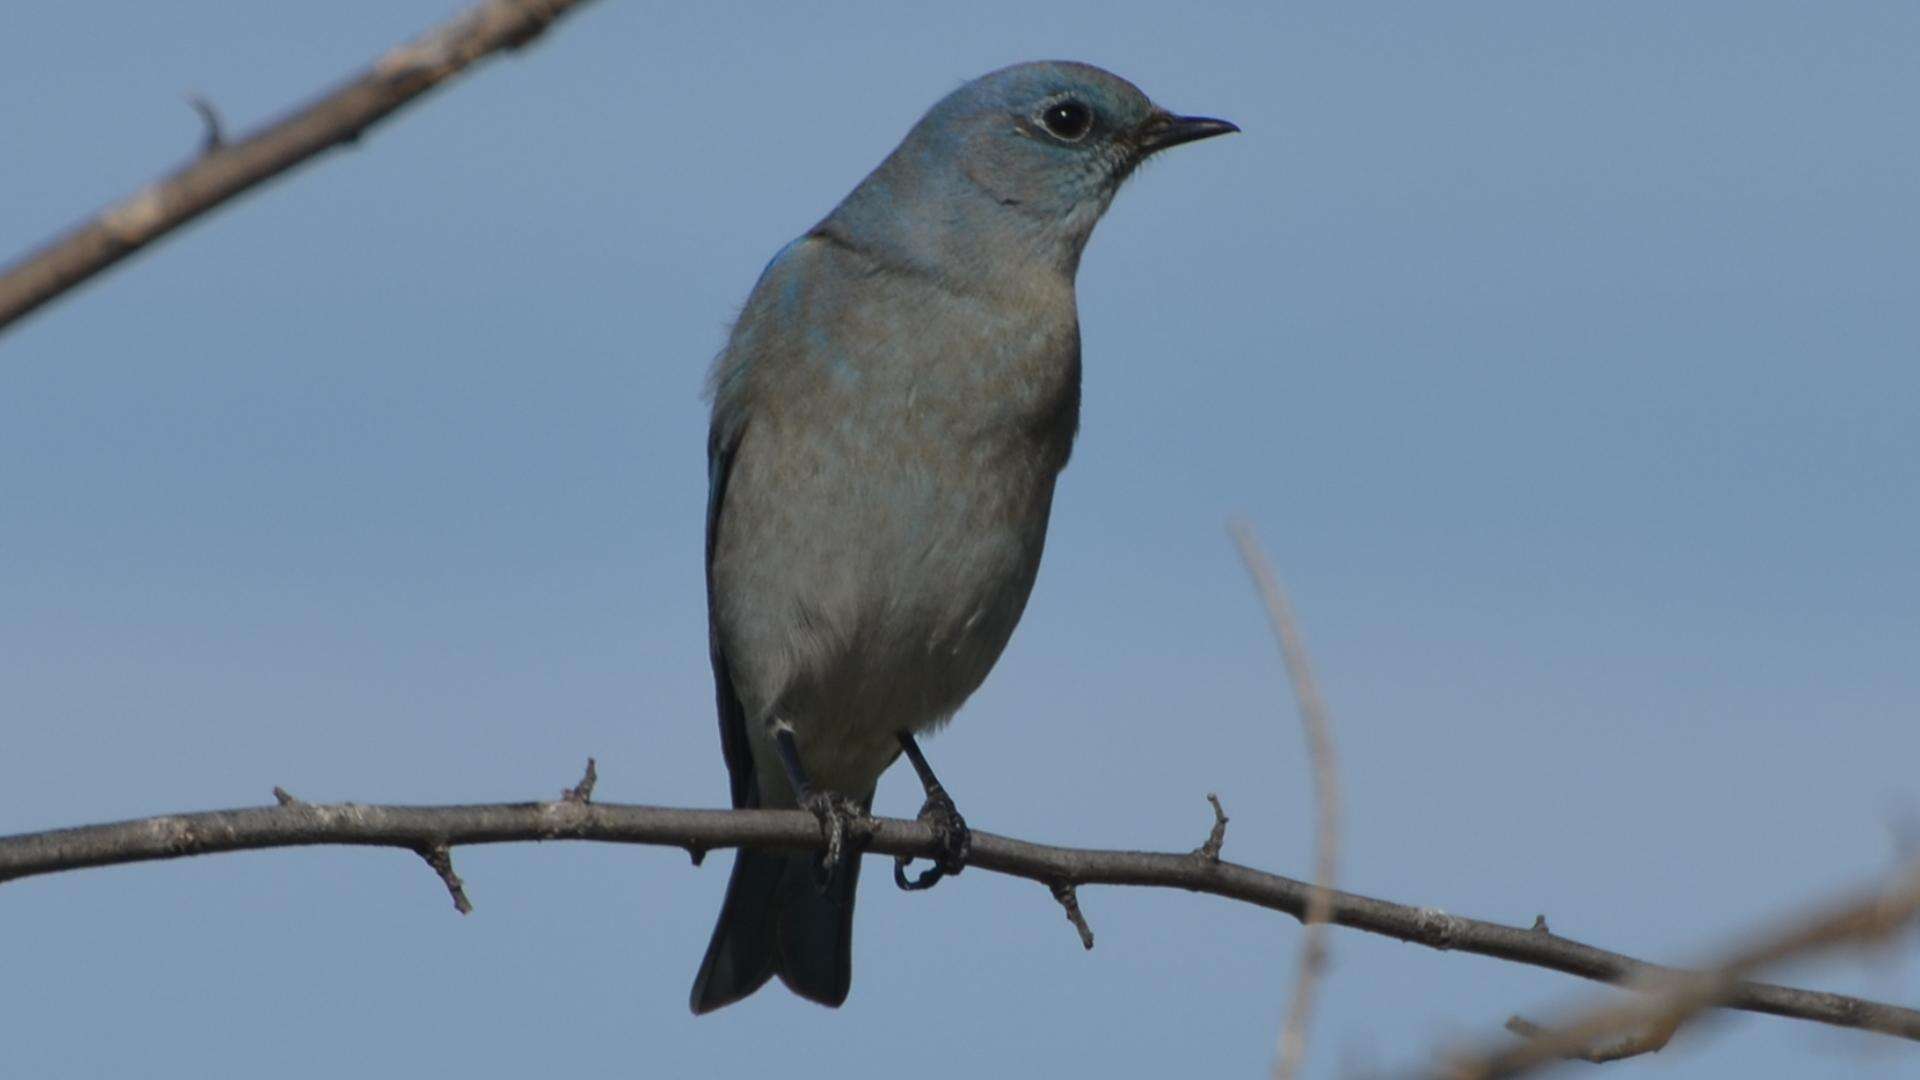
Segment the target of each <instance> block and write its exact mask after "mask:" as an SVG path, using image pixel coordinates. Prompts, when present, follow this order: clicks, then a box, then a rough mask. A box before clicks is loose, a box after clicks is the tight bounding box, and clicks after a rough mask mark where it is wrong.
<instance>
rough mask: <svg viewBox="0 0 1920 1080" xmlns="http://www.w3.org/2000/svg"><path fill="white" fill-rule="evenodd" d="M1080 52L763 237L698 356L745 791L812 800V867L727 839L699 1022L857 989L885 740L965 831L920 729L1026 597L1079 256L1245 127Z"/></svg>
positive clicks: (725, 725)
mask: <svg viewBox="0 0 1920 1080" xmlns="http://www.w3.org/2000/svg"><path fill="white" fill-rule="evenodd" d="M1238 130H1239V129H1238V128H1237V127H1235V126H1234V125H1232V124H1230V123H1228V122H1226V121H1224V120H1214V119H1210V118H1206V117H1193V116H1175V115H1173V114H1171V113H1169V112H1167V111H1166V110H1164V109H1161V108H1158V107H1157V106H1155V105H1154V104H1153V103H1152V102H1151V101H1149V100H1147V97H1146V95H1144V94H1142V93H1141V92H1140V91H1139V90H1138V89H1136V88H1135V87H1134V86H1133V85H1132V84H1131V83H1129V82H1127V81H1126V80H1124V79H1121V78H1119V77H1118V76H1115V75H1112V74H1109V73H1108V72H1105V71H1102V70H1100V69H1099V68H1095V67H1090V66H1088V65H1086V64H1077V63H1067V62H1047V63H1030V64H1020V65H1017V66H1014V67H1010V68H1005V69H1003V70H1000V71H996V72H993V73H992V74H990V75H986V76H983V77H981V78H979V79H976V80H974V81H973V82H970V83H967V84H966V85H964V86H962V87H960V88H959V89H958V90H956V91H954V92H953V93H952V94H949V95H948V96H947V97H946V98H945V99H944V100H942V101H941V102H939V103H938V104H936V105H935V106H934V107H933V108H932V109H930V110H929V111H928V112H927V114H926V115H925V116H924V117H922V118H921V120H920V122H919V123H917V124H915V125H914V127H913V130H912V131H910V132H908V133H907V137H906V139H905V140H904V141H903V142H901V144H900V145H899V147H898V148H896V149H895V150H894V151H893V153H892V154H890V155H888V157H887V159H886V160H885V161H883V162H881V163H880V166H879V167H878V168H877V169H875V170H874V171H873V172H872V174H871V175H869V176H868V177H867V178H866V179H865V180H863V181H861V183H860V185H859V186H858V187H856V188H854V190H853V193H852V194H851V195H848V196H847V198H846V200H845V201H844V202H842V203H841V204H840V205H839V206H838V207H836V208H835V209H834V211H833V212H832V213H830V214H828V215H827V217H826V218H825V220H823V221H821V222H820V223H819V224H818V225H816V226H814V227H813V228H812V229H811V230H810V231H808V232H807V234H806V235H804V236H802V237H800V238H799V239H798V240H795V241H793V242H792V243H790V244H788V245H787V246H786V247H785V248H784V249H782V250H781V251H780V253H779V254H778V255H776V256H774V258H773V261H772V262H771V263H769V264H768V265H767V268H766V270H765V271H763V272H762V273H761V275H760V280H759V282H758V284H756V285H755V286H754V289H753V293H752V295H751V296H749V297H748V298H747V303H746V307H745V308H744V309H743V310H742V312H741V315H740V318H739V320H738V321H737V322H736V323H735V324H734V327H733V331H732V333H731V335H730V337H729V338H728V341H727V345H726V348H725V350H724V351H722V352H721V354H720V356H719V359H718V360H717V361H716V362H715V364H714V369H713V374H712V379H711V383H710V387H709V390H710V393H711V395H712V400H713V415H712V426H711V429H710V431H709V434H708V439H707V458H708V470H709V472H708V475H709V485H710V488H709V497H708V504H707V596H708V622H709V627H710V638H711V647H712V657H713V676H714V684H715V690H716V695H717V697H718V700H719V711H720V743H721V748H722V750H723V751H724V752H725V755H726V760H727V770H728V772H729V774H730V775H731V778H732V788H733V805H734V806H736V807H795V806H800V807H805V808H807V809H809V810H811V811H813V812H814V813H815V814H816V815H818V816H819V817H820V818H821V821H822V825H823V827H824V828H825V829H826V830H827V832H828V836H829V841H830V842H829V849H828V852H827V854H826V856H825V858H824V860H816V859H815V858H814V857H813V856H810V855H804V854H792V853H777V852H763V851H750V850H742V851H741V852H740V853H739V854H738V856H737V857H736V859H735V862H734V865H733V876H732V877H731V878H730V879H729V880H728V883H727V896H726V903H725V906H724V907H723V908H722V909H721V912H720V919H719V923H718V925H716V926H715V927H714V931H713V940H712V942H711V944H709V945H708V946H707V953H706V958H705V959H704V960H703V961H702V962H701V965H700V972H699V975H698V976H697V977H696V978H695V979H694V984H693V995H692V1005H693V1011H694V1012H696V1013H704V1012H708V1011H710V1010H713V1009H717V1008H720V1007H721V1006H723V1005H727V1004H729V1003H731V1002H734V1001H738V1000H739V999H741V998H743V997H745V996H747V995H748V994H751V993H753V992H754V991H755V990H757V989H759V988H760V986H762V985H763V984H765V983H766V981H767V980H768V979H769V978H771V977H773V976H775V975H778V976H779V977H780V978H781V980H782V981H784V982H785V983H786V984H787V986H788V987H790V988H791V989H792V990H793V991H794V992H795V993H798V994H799V995H801V996H802V997H806V998H810V999H812V1000H814V1001H817V1002H820V1003H822V1004H825V1005H830V1006H831V1005H839V1004H840V1003H841V1002H843V1001H845V1000H846V996H847V987H848V983H849V980H850V978H851V975H852V968H851V958H850V952H849V946H850V943H851V938H852V930H853V898H854V886H855V883H856V882H857V880H858V875H859V863H860V860H859V855H858V853H857V852H854V853H843V852H842V850H841V848H842V844H843V842H844V840H845V836H846V827H847V825H848V823H849V822H850V820H851V819H852V818H854V817H857V816H859V815H863V814H865V813H866V812H867V809H868V807H869V805H870V803H871V801H872V799H873V791H874V785H875V784H876V783H877V782H878V781H879V779H880V774H881V773H882V772H885V771H886V769H887V767H888V766H890V765H892V764H893V762H894V761H895V760H896V759H897V758H898V757H899V756H900V755H901V754H902V753H905V754H906V755H907V757H908V759H909V761H910V762H911V763H912V765H913V766H914V769H915V771H916V772H918V773H919V775H920V779H921V782H922V784H923V785H924V786H925V787H926V789H927V805H926V806H925V807H924V808H923V809H922V818H923V819H924V820H927V821H929V822H930V823H931V824H932V825H933V826H934V829H935V832H936V835H938V836H940V837H941V839H942V845H943V854H942V856H941V857H940V858H939V859H938V860H937V861H936V863H935V865H934V867H933V869H932V870H930V871H928V872H926V873H924V874H922V875H921V877H920V879H919V880H918V881H915V882H909V881H908V880H907V879H906V876H905V874H904V873H903V872H902V867H903V866H904V865H905V862H906V861H905V860H900V861H899V862H897V863H896V866H895V871H894V876H895V879H896V881H898V883H899V884H900V885H901V886H902V887H907V888H915V887H925V886H926V885H930V884H932V883H933V882H934V881H937V880H939V878H940V877H941V876H942V875H943V874H950V873H957V872H959V870H960V868H961V867H962V866H963V865H964V862H965V858H966V854H967V845H968V838H967V832H966V824H965V822H964V821H963V820H962V819H961V818H960V815H959V814H958V813H957V812H956V811H955V810H954V807H953V802H952V800H951V799H949V798H948V797H947V795H946V792H945V791H944V790H943V789H942V788H941V786H940V784H939V782H938V781H937V780H936V779H935V778H934V774H933V772H932V770H931V769H930V768H928V766H927V763H926V758H925V757H924V756H922V755H921V753H920V749H919V747H918V746H917V745H916V743H915V742H914V735H915V734H917V733H921V732H926V731H929V730H931V729H933V728H936V727H938V726H939V725H941V724H942V723H944V722H945V721H946V720H947V719H948V718H949V717H951V716H952V715H953V713H954V711H955V710H956V709H958V708H959V707H960V705H961V703H962V702H964V701H965V700H966V699H967V696H968V695H969V694H971V693H973V691H974V690H975V689H976V688H977V687H979V685H980V682H981V680H983V679H985V678H986V675H987V672H988V670H990V669H991V668H992V667H993V664H994V661H995V660H997V659H999V657H1000V652H1001V650H1002V649H1003V648H1005V647H1006V644H1007V639H1008V637H1009V636H1010V635H1011V634H1012V633H1013V627H1014V624H1015V623H1017V622H1019V620H1020V613H1021V611H1022V609H1024V608H1025V606H1026V603H1027V594H1028V592H1029V591H1030V590H1031V589H1032V588H1033V580H1034V575H1035V573H1036V572H1037V571H1038V570H1039V567H1040V551H1041V547H1042V545H1043V544H1044V542H1045V540H1046V535H1047V516H1048V513H1049V511H1050V509H1051V507H1052V504H1053V483H1054V477H1055V476H1056V475H1057V474H1058V473H1059V471H1060V469H1061V467H1062V466H1064V465H1065V464H1066V463H1067V455H1068V452H1069V451H1070V450H1071V449H1072V447H1073V438H1074V433H1075V432H1076V430H1077V429H1078V427H1079V420H1080V325H1079V315H1078V312H1077V310H1076V307H1075V303H1074V276H1075V273H1076V271H1077V270H1078V267H1079V264H1080V252H1081V250H1082V249H1083V248H1084V247H1085V245H1086V242H1087V237H1088V235H1089V234H1090V233H1091V232H1092V231H1093V226H1094V223H1095V222H1097V221H1099V219H1100V215H1101V214H1102V213H1104V212H1105V211H1106V209H1107V204H1108V203H1109V202H1111V201H1112V199H1113V195H1114V192H1115V191H1116V190H1117V189H1118V188H1119V187H1120V184H1121V181H1123V180H1125V179H1126V178H1127V176H1128V175H1129V174H1130V173H1132V172H1133V170H1134V169H1135V168H1136V167H1137V166H1138V165H1139V164H1140V163H1141V162H1142V161H1143V160H1145V159H1146V158H1147V157H1148V156H1149V155H1152V154H1154V153H1156V152H1157V151H1160V150H1164V149H1166V148H1167V147H1170V146H1177V145H1179V144H1181V143H1186V142H1192V141H1193V140H1195V139H1204V138H1208V137H1209V136H1213V135H1220V134H1223V133H1226V132H1230V131H1238Z"/></svg>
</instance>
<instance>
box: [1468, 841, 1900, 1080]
mask: <svg viewBox="0 0 1920 1080" xmlns="http://www.w3.org/2000/svg"><path fill="white" fill-rule="evenodd" d="M1916 916H1920V862H1916V863H1914V864H1912V865H1911V866H1909V867H1908V868H1907V870H1906V871H1905V872H1904V873H1903V874H1901V875H1900V876H1899V877H1898V878H1897V879H1896V880H1895V881H1894V882H1893V883H1892V884H1890V885H1888V886H1886V887H1885V888H1882V889H1876V890H1874V891H1872V892H1869V893H1867V894H1865V895H1863V896H1857V897H1852V898H1849V899H1847V900H1845V901H1843V902H1841V903H1838V904H1829V905H1826V906H1825V907H1823V908H1821V909H1819V910H1817V911H1814V912H1811V913H1809V914H1806V915H1803V916H1802V917H1800V918H1799V919H1796V920H1794V921H1792V922H1791V923H1789V924H1788V925H1786V926H1785V927H1783V928H1781V929H1778V930H1775V931H1774V932H1772V933H1769V934H1764V935H1761V936H1759V937H1757V938H1756V939H1755V940H1754V941H1753V942H1751V943H1750V944H1747V945H1745V946H1743V947H1741V948H1738V949H1736V950H1734V951H1733V952H1732V953H1730V954H1729V955H1728V956H1727V957H1726V958H1725V959H1724V960H1722V961H1721V962H1720V963H1718V964H1716V965H1714V966H1713V967H1712V968H1710V969H1708V970H1706V971H1701V972H1666V973H1663V974H1661V975H1657V976H1652V977H1649V978H1646V979H1640V980H1635V983H1636V984H1637V985H1635V986H1634V989H1637V990H1641V991H1645V993H1644V994H1642V995H1641V996H1640V997H1637V998H1635V999H1633V1000H1631V1001H1628V1002H1624V1003H1620V1004H1609V1005H1606V1006H1603V1007H1601V1008H1597V1009H1593V1010H1591V1011H1589V1012H1588V1013H1586V1014H1585V1015H1584V1016H1582V1017H1580V1018H1577V1019H1575V1020H1573V1021H1572V1022H1570V1023H1568V1024H1565V1025H1562V1026H1559V1027H1553V1028H1542V1027H1539V1026H1538V1025H1535V1024H1533V1023H1531V1022H1529V1021H1526V1020H1522V1019H1521V1018H1519V1017H1517V1016H1516V1017H1513V1018H1512V1019H1510V1020H1508V1021H1507V1030H1508V1031H1511V1032H1513V1033H1514V1034H1516V1035H1520V1036H1522V1037H1523V1038H1525V1039H1526V1041H1525V1042H1522V1043H1520V1044H1518V1045H1517V1046H1511V1047H1505V1048H1502V1049H1500V1050H1497V1051H1494V1052H1492V1053H1487V1054H1484V1055H1482V1056H1480V1057H1478V1058H1474V1059H1467V1060H1462V1061H1456V1062H1453V1063H1452V1064H1450V1065H1449V1066H1447V1067H1445V1068H1443V1069H1442V1070H1441V1075H1443V1076H1445V1077H1447V1078H1448V1080H1494V1078H1504V1077H1513V1076H1520V1075H1523V1074H1525V1073H1528V1072H1532V1071H1533V1070H1535V1069H1537V1068H1539V1067H1541V1066H1542V1065H1546V1064H1549V1063H1551V1062H1555V1061H1561V1060H1570V1059H1571V1060H1584V1061H1592V1062H1606V1061H1617V1060H1620V1059H1622V1058H1627V1057H1634V1056H1636V1055H1639V1054H1650V1053H1654V1052H1656V1051H1659V1050H1661V1049H1663V1048H1664V1047H1665V1046H1666V1045H1667V1042H1668V1041H1669V1040H1670V1039H1672V1038H1673V1034H1674V1032H1675V1031H1678V1030H1679V1028H1680V1025H1682V1024H1684V1023H1686V1022H1687V1021H1688V1020H1690V1019H1692V1018H1693V1017H1694V1016H1696V1015H1697V1014H1699V1013H1700V1012H1702V1011H1704V1010H1706V1009H1710V1008H1712V1007H1714V1006H1715V1005H1718V1004H1721V1003H1722V1002H1724V1001H1727V1000H1730V998H1731V996H1732V995H1733V994H1735V993H1737V992H1738V991H1739V989H1740V988H1741V987H1743V986H1746V985H1750V984H1746V983H1742V982H1741V981H1740V980H1741V979H1743V978H1745V977H1746V976H1747V975H1748V974H1750V973H1752V972H1754V971H1756V970H1758V969H1759V968H1762V967H1765V966H1767V965H1769V964H1777V963H1780V962H1781V961H1783V960H1788V959H1793V958H1796V957H1802V956H1808V955H1811V954H1813V953H1817V952H1822V951H1825V950H1828V949H1832V948H1834V947H1836V946H1839V945H1846V944H1855V943H1861V942H1866V941H1871V940H1876V939H1880V938H1886V937H1889V936H1891V935H1892V934H1893V933H1895V932H1896V931H1898V930H1899V929H1901V928H1902V927H1903V926H1905V925H1906V924H1907V923H1909V922H1911V921H1912V920H1913V919H1914V918H1915V917H1916Z"/></svg>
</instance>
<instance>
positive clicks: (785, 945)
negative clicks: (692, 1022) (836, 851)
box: [692, 848, 860, 1014]
mask: <svg viewBox="0 0 1920 1080" xmlns="http://www.w3.org/2000/svg"><path fill="white" fill-rule="evenodd" d="M818 861H819V855H817V854H814V853H793V854H787V853H774V852H765V851H748V850H746V849H744V848H743V849H741V851H740V852H739V854H737V855H735V856H734V860H733V876H732V877H730V878H728V879H727V899H726V902H725V903H724V904H723V905H721V908H720V920H719V922H718V923H717V924H715V926H714V928H713V940H712V941H711V942H709V943H708V944H707V955H706V959H704V960H702V961H701V962H700V974H698V975H696V976H694V979H693V997H692V1004H693V1011H694V1012H695V1013H696V1014H699V1013H707V1012H712V1011H713V1010H715V1009H718V1008H720V1007H721V1006H723V1005H731V1004H733V1003H734V1002H736V1001H739V1000H740V999H741V998H743V997H746V996H747V995H748V994H751V993H753V992H754V991H755V990H758V989H760V987H761V986H763V985H765V984H766V981H767V980H768V979H770V978H772V977H773V976H775V975H778V976H780V981H781V982H783V983H786V984H787V987H788V989H791V990H792V991H793V992H794V993H796V994H799V995H800V996H801V997H803V998H807V999H808V1000H810V1001H817V1002H819V1003H820V1004H822V1005H826V1006H829V1007H836V1006H838V1005H839V1004H840V1003H841V1002H843V1001H845V1000H847V987H848V985H849V984H850V983H851V982H852V979H853V952H852V946H853V893H854V887H855V886H856V885H857V884H858V883H859V879H860V856H859V854H858V853H857V852H852V851H849V852H848V853H847V855H846V857H845V861H843V862H842V863H841V865H840V867H839V868H838V870H837V872H836V873H835V874H834V875H833V880H832V881H831V882H829V883H828V885H827V886H826V888H825V889H822V888H821V887H820V886H819V885H817V884H816V883H815V881H814V867H815V865H816V864H817V863H818Z"/></svg>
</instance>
